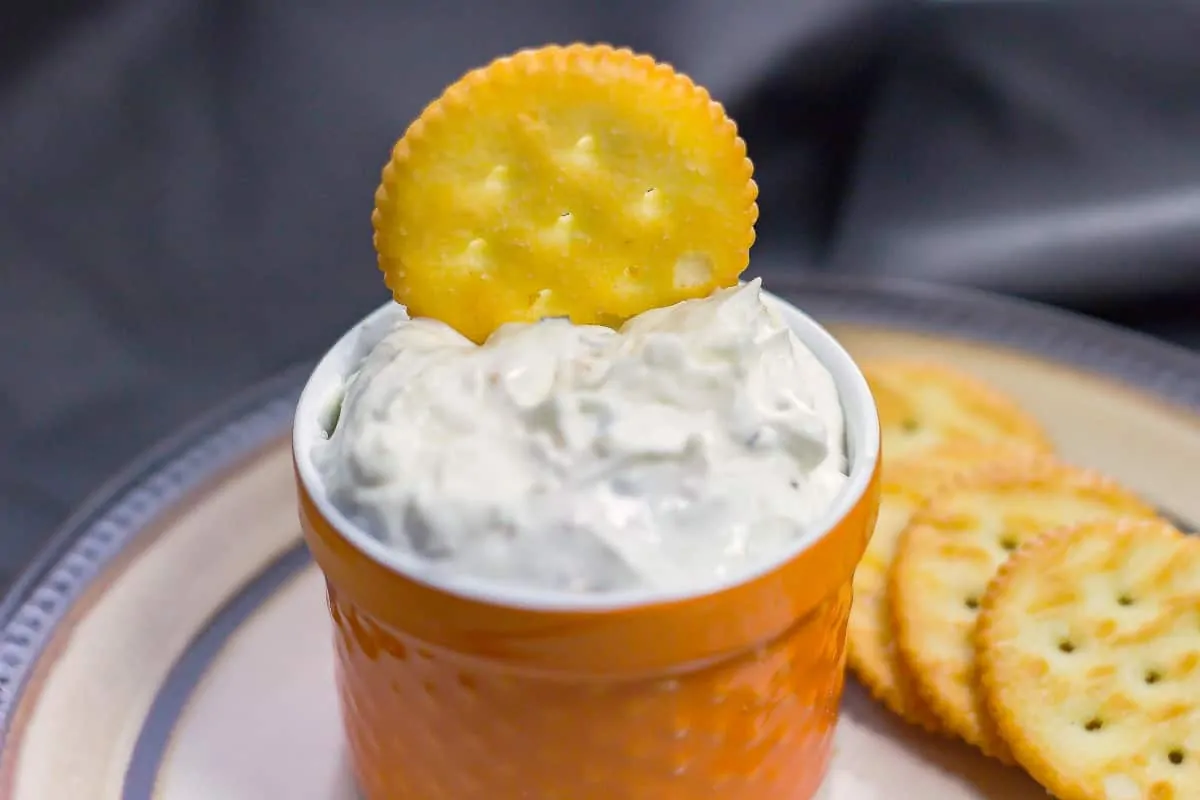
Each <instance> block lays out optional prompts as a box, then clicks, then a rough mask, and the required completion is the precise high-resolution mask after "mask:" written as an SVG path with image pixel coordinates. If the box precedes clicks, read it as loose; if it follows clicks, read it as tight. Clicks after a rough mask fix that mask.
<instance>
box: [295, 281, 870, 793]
mask: <svg viewBox="0 0 1200 800" xmlns="http://www.w3.org/2000/svg"><path fill="white" fill-rule="evenodd" d="M764 297H766V298H767V301H768V302H769V303H772V304H774V305H775V306H776V307H777V308H778V309H779V311H780V313H781V314H782V315H783V316H784V318H785V319H786V321H787V322H788V324H789V325H790V326H791V327H792V329H793V330H794V331H795V332H796V334H797V336H799V338H800V340H801V341H802V342H804V343H805V344H806V345H807V346H808V347H809V348H810V349H811V350H812V351H813V353H814V354H815V355H816V356H817V358H818V359H819V360H820V361H821V362H822V363H823V364H824V365H825V366H826V368H827V369H829V371H830V372H831V373H832V374H833V377H834V380H835V382H836V384H837V387H838V390H839V392H840V395H841V400H842V406H843V410H844V412H845V416H846V440H847V442H846V443H847V450H848V453H849V456H850V479H849V481H847V484H846V487H845V489H843V491H842V493H841V495H840V496H839V497H838V499H837V500H836V501H835V502H834V505H833V507H831V508H830V509H829V510H828V511H827V514H826V517H825V521H824V523H823V524H822V532H821V533H820V534H819V535H818V536H814V537H810V538H809V539H807V540H805V541H803V542H799V543H797V545H796V546H795V548H794V549H793V550H792V551H791V552H787V553H784V554H782V555H781V557H780V558H779V559H778V561H777V562H775V563H773V564H771V565H770V566H769V567H767V568H766V569H763V570H760V571H758V572H756V573H752V574H750V575H746V576H741V577H739V578H738V579H737V580H735V581H730V582H727V583H724V584H720V585H716V586H713V587H710V588H708V589H706V590H704V591H702V592H694V593H691V594H678V595H661V594H656V595H652V596H649V595H647V594H646V593H637V594H635V593H632V592H623V593H620V594H594V595H580V596H576V595H566V594H562V593H549V592H546V591H544V590H526V589H520V588H514V587H511V586H497V585H495V584H494V583H489V582H484V581H481V580H479V579H469V578H466V577H463V578H462V579H461V580H458V579H457V578H456V579H453V580H449V579H446V578H443V577H441V576H438V577H433V576H429V575H427V574H423V572H422V569H421V565H420V563H419V562H418V561H417V560H415V559H414V558H413V557H412V556H408V555H405V554H403V553H398V552H395V551H392V550H389V549H388V548H387V547H385V546H384V545H383V544H381V543H380V542H378V541H376V540H375V539H373V538H372V537H371V536H370V535H369V534H367V533H366V532H365V531H363V530H361V529H359V528H357V527H356V526H355V525H354V524H353V523H351V522H350V521H349V520H348V519H346V518H345V517H344V516H342V515H341V514H340V513H339V512H338V511H337V509H336V508H334V507H333V506H332V504H331V503H330V502H329V501H328V499H327V498H326V497H325V494H324V491H323V489H322V486H321V482H320V476H319V473H318V472H317V470H316V468H315V467H314V465H313V463H312V459H311V449H312V445H313V444H314V443H316V442H317V441H319V440H320V439H321V438H322V437H323V436H324V435H325V430H326V429H327V428H328V427H329V426H330V425H331V424H332V418H333V417H334V416H335V411H334V409H336V407H337V403H338V402H339V398H340V396H341V391H342V387H343V384H344V381H345V378H346V377H347V376H348V375H349V374H350V372H352V370H353V369H354V366H355V365H356V364H357V362H358V360H359V358H361V356H362V354H363V351H364V348H365V347H367V346H369V345H370V343H371V342H370V339H372V338H374V339H378V332H377V331H378V330H379V329H380V328H381V327H384V325H383V324H382V322H381V321H382V320H385V318H386V317H387V316H388V315H391V314H394V313H395V310H394V306H392V307H384V308H382V309H380V310H379V311H377V312H376V313H375V314H373V315H371V316H370V317H368V318H367V319H366V320H364V322H363V323H361V324H360V325H359V326H357V327H356V328H355V329H354V330H352V331H351V332H350V333H349V334H347V335H346V336H345V337H343V339H342V340H341V341H340V342H339V343H338V344H337V345H336V346H335V347H334V348H333V349H332V350H331V351H330V352H329V353H328V354H327V355H326V356H325V358H324V359H323V360H322V361H321V363H320V365H318V367H317V368H316V370H315V371H314V373H313V375H312V378H311V379H310V381H309V384H308V386H307V387H306V388H305V390H304V393H303V395H302V396H301V399H300V404H299V407H298V409H297V416H296V423H295V429H294V456H295V463H296V475H297V484H298V488H299V500H300V520H301V524H302V525H303V528H304V535H305V538H306V540H307V542H308V546H309V548H310V549H311V550H312V553H313V555H314V557H315V558H316V561H317V563H318V564H319V565H320V567H321V569H322V571H323V572H324V574H325V578H326V586H327V588H328V597H329V611H330V614H331V616H332V618H333V623H334V629H335V638H336V643H337V675H338V684H339V691H340V697H341V705H342V716H343V720H344V724H345V729H346V734H347V738H348V741H349V747H350V755H351V759H352V762H353V767H354V771H355V774H356V776H357V778H358V781H359V785H360V788H361V789H362V792H363V794H364V796H365V797H366V798H367V800H517V799H518V798H530V799H531V800H693V799H695V800H700V798H704V800H710V798H713V797H719V798H722V800H785V799H786V800H803V799H805V798H810V797H812V796H813V795H814V793H815V792H816V791H817V788H818V786H819V785H820V783H821V780H822V778H823V776H824V774H825V770H826V768H827V766H828V763H829V757H830V751H831V747H832V743H833V735H834V728H835V725H836V723H837V717H838V703H839V701H840V698H841V694H842V684H843V677H844V665H845V658H844V643H845V632H846V619H847V615H848V614H849V611H850V598H851V579H852V577H853V573H854V569H855V567H856V565H857V564H858V561H859V559H860V558H861V556H862V553H863V550H864V548H865V547H866V542H867V539H868V537H869V536H870V533H871V531H872V530H873V528H874V525H875V516H876V513H877V511H878V505H879V496H878V468H879V423H878V418H877V416H876V412H875V406H874V403H873V401H872V399H871V394H870V391H869V390H868V388H867V384H866V381H865V380H864V379H863V377H862V374H861V373H860V372H859V370H858V368H857V367H856V366H855V365H854V362H853V361H852V360H851V358H850V356H849V355H848V354H847V353H846V352H845V351H844V350H843V349H842V348H841V346H840V345H838V343H837V342H836V341H835V340H834V339H833V337H832V336H830V335H829V333H827V332H826V331H825V330H824V329H823V328H822V327H821V326H820V325H818V324H817V323H815V322H814V321H812V320H811V319H810V318H808V317H807V316H805V315H804V314H802V313H800V312H799V311H798V310H796V309H795V308H793V307H792V306H790V305H788V304H786V303H784V302H783V301H781V300H778V299H777V298H774V297H771V296H769V295H766V293H764ZM372 331H375V332H372Z"/></svg>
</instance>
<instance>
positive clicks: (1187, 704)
mask: <svg viewBox="0 0 1200 800" xmlns="http://www.w3.org/2000/svg"><path fill="white" fill-rule="evenodd" d="M976 644H977V647H978V659H979V683H980V692H981V694H982V695H983V697H984V700H985V702H986V705H987V707H988V708H989V710H990V713H991V716H992V718H993V719H994V720H995V725H996V727H997V729H998V730H999V732H1000V734H1001V735H1002V736H1003V737H1004V739H1006V740H1007V742H1008V743H1009V746H1010V747H1011V749H1012V752H1013V754H1014V755H1015V756H1016V758H1017V760H1018V761H1019V762H1020V763H1021V765H1022V766H1023V767H1025V769H1026V770H1027V771H1028V772H1029V773H1030V775H1032V776H1033V777H1034V778H1035V779H1036V780H1037V781H1038V782H1040V783H1041V784H1042V785H1044V786H1045V787H1046V788H1047V789H1048V790H1049V791H1050V792H1052V793H1053V794H1054V795H1055V796H1056V797H1059V798H1061V800H1094V798H1106V799H1107V800H1124V799H1125V798H1128V799H1129V800H1140V798H1157V799H1158V800H1168V799H1169V798H1174V799H1175V800H1184V799H1185V798H1195V797H1200V541H1198V540H1195V539H1191V538H1189V537H1186V536H1184V535H1183V534H1181V533H1180V532H1179V531H1177V530H1175V529H1174V528H1172V527H1171V526H1170V525H1169V524H1167V523H1166V522H1163V521H1155V520H1144V519H1123V520H1111V519H1109V520H1096V521H1092V522H1088V523H1084V524H1081V525H1077V526H1074V527H1070V528H1067V529H1063V530H1059V531H1054V532H1051V533H1049V534H1047V535H1045V536H1043V537H1040V538H1038V539H1037V540H1036V541H1034V542H1032V543H1030V544H1028V545H1027V546H1025V547H1022V548H1021V550H1019V551H1018V552H1017V553H1016V554H1015V555H1014V556H1013V557H1012V558H1011V559H1010V560H1009V561H1008V563H1007V564H1005V566H1004V567H1003V568H1002V569H1001V570H1000V573H999V575H998V576H997V578H996V579H995V580H994V581H993V582H992V584H991V587H990V588H989V589H988V592H987V594H986V595H985V596H984V599H983V608H982V610H981V612H980V614H979V624H978V629H977V641H976Z"/></svg>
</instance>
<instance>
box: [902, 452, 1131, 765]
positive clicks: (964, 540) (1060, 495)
mask: <svg viewBox="0 0 1200 800" xmlns="http://www.w3.org/2000/svg"><path fill="white" fill-rule="evenodd" d="M1122 516H1133V517H1147V518H1151V517H1154V509H1153V508H1151V507H1150V506H1149V505H1147V504H1146V503H1145V502H1143V501H1142V500H1141V499H1140V498H1138V497H1137V496H1136V495H1134V494H1133V493H1132V492H1130V491H1128V490H1126V489H1124V488H1122V487H1121V486H1120V485H1118V484H1117V483H1115V482H1114V481H1112V480H1110V479H1108V478H1105V477H1103V476H1101V475H1099V474H1097V473H1095V472H1092V471H1089V470H1085V469H1080V468H1077V467H1073V466H1070V465H1067V464H1063V463H1059V462H1056V461H1053V460H1051V459H1039V460H1036V461H1018V462H1013V463H1009V464H1005V465H1002V466H1000V467H997V468H995V469H988V470H983V471H980V472H977V473H975V474H972V475H970V476H968V477H967V478H965V479H964V480H962V481H958V482H955V484H954V485H952V486H949V487H946V488H945V489H942V490H941V491H940V492H939V493H938V496H937V497H935V498H934V499H933V500H931V501H930V502H929V503H928V504H927V505H925V506H924V507H923V508H922V509H920V510H919V511H918V512H917V513H916V514H915V515H914V516H913V519H912V522H911V523H910V524H909V526H908V527H907V528H906V529H905V530H904V532H903V533H902V534H901V537H900V544H899V547H898V549H897V553H896V558H895V561H894V563H893V566H892V571H891V574H890V576H889V584H888V592H889V597H888V599H889V603H890V607H891V610H892V614H893V623H894V625H895V630H896V644H897V647H898V649H899V651H900V654H901V657H902V658H903V660H904V662H905V663H906V664H907V665H908V667H909V669H910V670H911V672H912V674H913V677H914V680H915V683H916V686H917V689H918V690H919V691H920V693H921V695H922V697H924V699H925V700H926V701H927V702H928V703H929V705H930V706H931V707H932V709H933V711H934V712H935V713H936V714H937V715H938V717H940V718H941V720H942V722H943V723H944V724H945V725H946V726H947V727H948V728H949V729H950V730H952V731H953V732H955V733H957V734H958V735H960V736H962V737H963V738H964V739H966V740H967V741H968V742H970V743H972V744H974V745H976V746H977V747H979V748H980V749H981V750H983V751H984V752H985V753H987V754H988V755H991V756H993V757H995V758H999V759H1001V760H1005V761H1011V755H1010V754H1009V753H1008V748H1007V747H1006V746H1005V744H1004V742H1003V740H1001V739H1000V738H999V737H998V736H997V735H996V733H995V731H994V730H993V729H992V726H991V723H990V720H989V719H988V717H987V715H986V713H984V711H983V706H982V702H981V699H980V697H979V696H978V692H977V691H976V687H975V677H976V674H975V649H974V631H975V621H976V618H977V616H978V609H979V604H980V603H981V602H982V600H983V596H984V593H985V592H986V591H987V587H988V583H989V582H990V581H991V580H992V578H993V577H994V576H995V574H996V571H997V570H998V569H999V567H1000V566H1001V565H1002V564H1003V563H1004V561H1005V560H1006V559H1007V558H1008V556H1009V555H1010V554H1011V553H1012V552H1013V551H1014V550H1016V549H1017V548H1018V547H1019V546H1020V545H1021V544H1022V543H1023V542H1026V541H1028V540H1030V539H1031V538H1033V537H1034V536H1036V535H1038V534H1040V533H1042V532H1043V531H1046V530H1048V529H1052V528H1055V527H1059V526H1061V525H1065V524H1070V523H1074V522H1082V521H1086V520H1090V519H1097V518H1100V519H1104V518H1115V517H1122Z"/></svg>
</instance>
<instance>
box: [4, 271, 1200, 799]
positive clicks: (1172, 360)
mask: <svg viewBox="0 0 1200 800" xmlns="http://www.w3.org/2000/svg"><path fill="white" fill-rule="evenodd" d="M764 283H766V284H767V285H768V286H769V288H770V289H771V290H772V291H773V292H774V293H776V294H778V295H780V296H782V297H784V298H786V299H788V300H789V301H791V302H794V303H795V304H797V305H798V306H799V307H801V308H804V309H805V310H806V311H807V312H809V313H810V314H811V315H812V316H814V317H815V318H817V319H818V320H820V321H821V322H825V323H855V324H867V325H871V326H878V327H886V328H891V329H900V330H908V331H912V332H917V333H921V334H935V335H943V336H949V337H953V338H956V339H963V340H972V341H978V342H985V343H988V344H991V345H999V346H1001V347H1008V348H1012V349H1014V350H1017V351H1019V352H1023V353H1025V354H1030V355H1036V356H1040V357H1042V358H1044V359H1047V360H1050V361H1054V362H1058V363H1059V364H1063V365H1066V366H1068V367H1071V368H1075V369H1078V370H1082V371H1086V372H1091V373H1096V374H1099V375H1102V376H1105V377H1108V378H1111V379H1115V380H1116V381H1118V382H1119V383H1123V384H1125V385H1126V386H1127V387H1129V388H1131V389H1135V390H1137V391H1138V392H1139V393H1140V394H1142V395H1150V396H1153V397H1155V398H1156V399H1158V400H1160V401H1162V402H1163V403H1164V404H1165V405H1166V406H1168V407H1174V409H1175V410H1177V411H1178V410H1182V411H1184V412H1185V413H1192V414H1194V413H1200V354H1196V353H1193V352H1191V351H1188V350H1185V349H1183V348H1179V347H1175V346H1172V345H1169V344H1166V343H1163V342H1159V341H1157V340H1155V339H1152V338H1150V337H1146V336H1142V335H1139V334H1136V333H1132V332H1129V331H1125V330H1122V329H1119V328H1116V327H1113V326H1109V325H1106V324H1104V323H1101V322H1097V321H1094V320H1090V319H1088V318H1085V317H1079V316H1074V315H1070V314H1066V313H1063V312H1061V311H1056V310H1053V309H1048V308H1045V307H1041V306H1037V305H1035V304H1031V303H1027V302H1023V301H1015V300H1010V299H1005V298H1000V297H996V296H993V295H990V294H986V293H981V292H972V291H965V290H961V289H954V288H948V287H943V286H930V285H925V284H921V283H912V282H907V281H894V280H869V281H864V280H853V281H850V280H843V279H840V278H833V277H826V276H804V277H800V278H797V277H792V278H785V279H775V280H771V279H769V278H768V279H765V280H764ZM310 369H311V365H310V364H302V365H299V366H297V367H295V368H293V369H291V370H288V371H287V372H285V373H284V374H282V375H280V376H279V377H277V378H275V379H273V380H271V381H268V382H267V383H265V384H263V385H261V386H259V387H257V388H255V389H253V390H251V391H249V392H247V393H245V394H244V395H242V396H241V397H239V398H237V399H235V400H234V401H233V402H231V403H229V404H227V405H226V406H224V407H223V408H221V409H219V410H217V411H216V412H214V413H212V414H210V415H208V416H206V417H204V418H203V419H201V420H199V421H198V422H196V423H194V424H193V425H191V426H189V427H188V428H187V429H186V430H185V431H183V432H181V433H180V434H178V435H177V436H175V437H172V438H171V439H170V440H168V441H166V442H164V443H163V444H161V445H160V446H159V447H157V448H155V449H154V450H153V451H152V452H150V453H148V454H147V455H146V456H144V457H143V458H141V459H139V460H138V461H137V462H136V463H135V464H133V465H132V466H131V467H129V468H128V469H126V470H124V471H122V472H121V473H120V474H119V475H117V476H116V477H114V478H113V479H112V480H111V481H109V482H108V484H107V485H106V486H105V487H104V488H103V489H102V490H101V491H100V492H98V493H97V494H96V495H95V496H94V497H93V499H92V500H91V501H89V502H88V503H87V504H86V505H85V506H84V507H83V508H82V509H81V510H80V511H79V512H78V513H77V514H75V515H74V516H73V517H72V518H71V519H70V520H69V521H68V522H67V523H66V524H65V525H64V526H63V527H62V528H61V529H60V530H59V532H58V533H57V534H56V535H55V536H54V537H53V539H52V540H51V542H50V544H49V545H48V546H47V547H46V548H45V549H44V550H43V551H42V553H41V554H40V555H39V556H38V558H37V559H36V560H35V561H34V562H33V564H32V565H31V566H30V567H29V568H28V569H27V570H26V572H25V573H23V575H22V576H21V577H20V578H19V579H18V580H17V581H16V582H15V583H14V585H13V586H12V588H11V589H10V591H9V593H8V594H7V596H6V597H5V598H4V599H3V601H0V750H3V747H4V744H5V740H6V739H7V737H8V733H9V731H10V730H11V728H12V724H13V720H14V716H15V712H16V711H17V710H18V709H19V707H20V701H21V698H22V696H23V692H24V690H25V689H26V688H27V685H28V682H29V678H30V676H31V674H32V673H33V672H34V668H35V667H36V666H37V664H38V663H39V661H40V660H42V659H43V658H52V657H53V656H52V653H51V652H50V651H49V650H48V648H47V645H48V643H50V641H51V639H52V638H53V635H54V633H55V631H56V629H57V628H59V627H60V626H62V625H64V623H66V621H67V620H69V619H70V618H71V616H72V611H73V609H75V608H76V607H77V606H78V605H79V604H80V600H81V598H82V597H84V596H85V595H87V594H91V593H94V592H96V591H103V586H102V585H100V584H102V583H103V581H102V580H101V578H102V575H103V573H104V572H105V569H106V567H108V566H110V565H112V564H113V563H115V562H117V561H119V560H120V557H121V556H122V554H123V553H125V551H126V550H127V549H128V548H129V546H130V545H131V543H133V542H134V541H135V540H137V539H138V538H139V537H138V534H139V533H140V532H141V531H144V530H146V529H147V528H148V527H152V526H153V525H155V524H156V523H157V522H159V521H161V520H162V519H164V518H165V517H168V516H169V515H170V514H171V513H172V512H173V511H175V510H177V509H178V508H179V507H180V506H181V505H183V504H185V503H186V502H187V500H188V499H189V498H190V497H192V496H195V495H196V494H197V493H198V492H200V491H201V490H202V489H203V487H204V486H205V485H206V483H208V482H209V481H212V480H215V479H216V478H217V477H218V476H220V475H222V474H224V473H225V472H226V471H227V470H229V469H230V468H232V467H233V466H234V465H236V464H237V463H239V462H241V461H243V460H245V459H248V458H251V457H252V456H254V454H256V453H259V452H261V451H262V450H263V449H264V448H265V447H267V446H268V445H269V444H271V443H273V442H276V441H277V440H278V439H279V438H280V437H281V436H285V435H286V433H287V431H288V429H289V428H290V423H291V415H292V412H293V409H294V408H295V403H296V400H297V398H298V395H299V390H300V388H301V386H302V384H303V381H304V379H305V378H306V377H307V374H308V372H309V371H310ZM1164 410H1165V409H1164ZM307 563H308V562H307V554H306V553H305V551H304V550H303V548H302V547H295V548H292V549H290V550H288V551H287V552H286V553H284V554H283V555H281V556H280V557H279V558H277V559H276V560H274V561H273V562H272V564H271V565H270V566H268V567H267V569H266V571H265V572H263V573H261V574H260V575H258V576H257V577H255V578H253V579H252V580H251V581H250V584H249V585H248V587H247V588H246V589H244V590H243V592H244V593H248V594H247V596H246V597H245V598H243V599H241V600H240V601H239V599H238V598H235V599H234V600H232V601H231V602H230V603H228V604H227V605H226V606H224V607H223V608H222V609H221V610H220V611H219V612H218V615H217V616H220V617H224V618H225V623H224V627H226V628H228V626H230V625H233V626H234V627H236V624H237V620H238V618H239V615H238V614H237V613H235V612H236V606H237V604H238V603H239V602H241V603H243V604H245V605H246V606H247V607H248V608H250V607H253V605H254V604H255V603H257V602H261V601H262V600H263V599H264V598H265V597H267V596H269V595H270V594H271V592H272V591H273V590H274V589H275V588H278V587H279V586H281V585H283V584H284V583H286V581H287V580H288V579H289V578H291V577H294V576H295V575H296V574H297V573H298V572H299V571H300V570H301V569H302V568H303V567H304V566H305V565H306V564H307ZM217 627H220V626H217ZM228 632H229V631H228V630H225V631H224V632H222V630H215V631H212V630H206V631H205V632H204V633H201V634H200V637H198V639H197V643H198V644H197V646H199V647H200V648H201V649H204V648H203V645H202V643H199V639H200V638H203V637H204V636H205V635H211V636H212V637H214V638H213V644H212V647H217V646H219V644H220V642H221V641H223V640H224V639H223V634H224V635H227V634H228ZM179 666H180V668H181V669H183V673H184V674H175V673H173V674H172V677H171V678H169V679H168V683H170V682H172V681H175V682H179V681H183V684H184V685H181V686H180V687H179V691H178V692H175V694H176V695H178V694H180V692H182V694H184V695H186V689H187V686H186V684H187V683H188V680H187V678H188V675H187V674H186V673H187V671H188V670H187V668H186V665H182V664H181V665H179ZM192 671H195V670H194V668H193V670H192ZM162 694H163V697H160V699H159V701H156V703H155V708H154V709H152V712H151V714H150V716H149V717H148V718H147V720H146V724H145V726H144V727H143V732H142V736H141V737H139V741H138V746H137V748H136V749H135V753H134V759H133V762H132V763H131V764H130V767H129V770H128V771H127V772H126V785H125V791H124V793H123V795H122V796H123V797H124V798H126V800H144V799H145V798H149V797H152V796H153V792H154V789H153V784H154V774H155V772H156V770H157V764H158V761H159V760H161V757H162V752H161V749H162V746H161V743H162V742H163V741H164V740H165V739H166V738H167V734H168V733H169V729H170V722H171V720H172V719H173V714H172V710H171V706H173V705H175V704H176V703H175V700H178V699H179V698H178V697H176V698H175V699H172V697H170V696H168V695H171V694H172V693H171V692H163V693H162ZM179 702H182V700H180V701H179ZM164 726H165V728H166V730H159V729H160V728H163V727H164Z"/></svg>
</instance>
